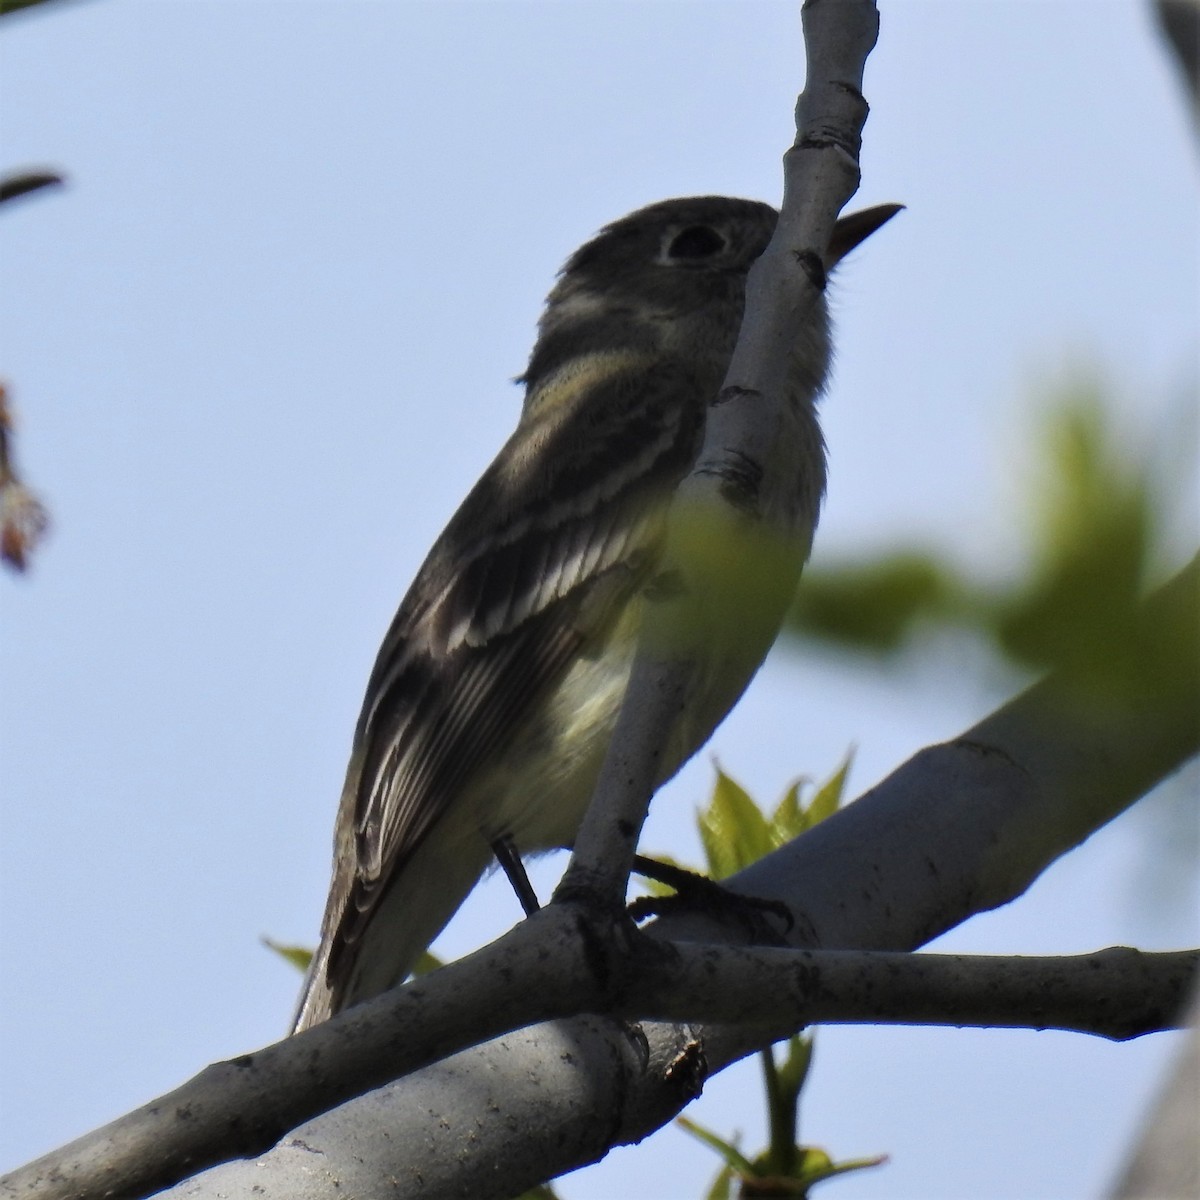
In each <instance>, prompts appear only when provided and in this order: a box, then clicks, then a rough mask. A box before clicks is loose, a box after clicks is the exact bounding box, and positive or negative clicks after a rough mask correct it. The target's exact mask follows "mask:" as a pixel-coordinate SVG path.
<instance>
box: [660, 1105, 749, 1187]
mask: <svg viewBox="0 0 1200 1200" xmlns="http://www.w3.org/2000/svg"><path fill="white" fill-rule="evenodd" d="M675 1124H676V1125H678V1126H679V1128H680V1129H682V1130H683V1131H684V1133H690V1134H691V1135H692V1137H694V1138H695V1139H696V1140H697V1141H698V1142H703V1143H704V1145H706V1146H707V1147H708V1148H709V1149H710V1150H715V1151H716V1152H717V1153H718V1154H719V1155H720V1156H721V1157H722V1158H723V1159H724V1160H725V1163H726V1165H727V1166H729V1167H731V1168H732V1169H733V1170H734V1171H735V1172H736V1173H737V1174H738V1175H749V1174H752V1173H753V1171H754V1164H753V1163H752V1162H751V1161H750V1160H749V1159H748V1158H746V1157H745V1155H743V1154H742V1152H741V1151H740V1150H739V1149H738V1148H737V1145H736V1144H735V1143H734V1142H727V1141H725V1139H724V1138H722V1137H721V1136H720V1135H718V1134H715V1133H713V1131H712V1130H711V1129H706V1128H705V1127H704V1126H703V1125H701V1124H700V1122H699V1121H693V1120H691V1119H690V1118H688V1117H676V1118H675Z"/></svg>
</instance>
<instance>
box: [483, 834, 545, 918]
mask: <svg viewBox="0 0 1200 1200" xmlns="http://www.w3.org/2000/svg"><path fill="white" fill-rule="evenodd" d="M492 853H493V854H494V855H495V856H496V861H497V862H498V863H499V864H500V868H501V870H503V872H504V874H505V875H507V876H508V882H509V883H511V884H512V890H513V891H514V892H516V893H517V899H518V900H520V902H521V907H522V908H523V909H524V910H525V915H526V916H527V917H532V916H533V914H534V913H535V912H537V911H538V909H539V908H541V907H542V906H541V905H540V904H539V903H538V898H537V893H536V892H535V891H534V890H533V884H532V883H530V882H529V876H528V875H526V874H525V864H524V863H523V862H521V855H520V852H519V851H518V850H517V844H516V842H514V841H513V840H512V838H511V837H509V835H508V834H507V833H505V834H502V835H501V836H500V837H498V838H496V840H495V841H494V842H492Z"/></svg>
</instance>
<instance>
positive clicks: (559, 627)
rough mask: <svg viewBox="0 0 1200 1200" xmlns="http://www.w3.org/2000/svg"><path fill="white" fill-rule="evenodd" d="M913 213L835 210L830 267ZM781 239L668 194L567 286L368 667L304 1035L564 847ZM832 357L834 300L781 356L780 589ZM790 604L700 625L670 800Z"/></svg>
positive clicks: (404, 970)
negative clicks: (463, 910) (466, 903)
mask: <svg viewBox="0 0 1200 1200" xmlns="http://www.w3.org/2000/svg"><path fill="white" fill-rule="evenodd" d="M898 208H899V206H898V205H880V206H877V207H875V208H871V209H866V210H862V211H860V212H858V213H854V214H851V215H849V216H846V217H842V218H841V219H840V220H839V221H838V222H837V224H836V226H835V229H834V233H833V236H832V239H831V243H830V246H829V248H828V250H827V252H826V254H825V256H824V265H825V267H826V269H827V270H829V269H832V268H833V267H835V266H836V265H837V264H838V262H840V261H841V259H842V258H843V257H844V256H845V255H846V254H847V253H848V252H849V251H850V250H852V249H854V247H856V246H857V245H858V244H859V243H860V242H862V241H863V240H864V239H865V238H866V237H868V236H869V235H870V234H871V233H873V232H874V231H875V230H876V229H878V228H879V227H880V226H881V225H882V224H883V223H884V222H885V221H887V220H889V219H890V218H891V217H892V216H893V215H894V214H895V212H896V211H897V210H898ZM777 221H778V213H777V211H776V209H774V208H773V207H772V206H771V205H769V204H766V203H762V202H760V201H756V200H744V199H737V198H733V197H726V196H695V197H684V198H679V199H671V200H664V201H660V202H658V203H655V204H651V205H649V206H647V207H644V208H641V209H639V210H637V211H636V212H633V213H631V214H629V215H628V216H625V217H622V218H621V219H620V220H617V221H614V222H612V223H611V224H609V225H607V226H605V227H604V228H603V229H602V230H601V231H600V232H599V234H597V235H596V236H595V237H594V238H593V239H592V240H590V241H588V242H587V243H586V244H584V245H583V246H582V247H580V248H579V249H578V250H576V251H575V253H574V254H572V255H571V256H570V258H569V259H568V260H567V262H566V264H565V266H564V267H563V268H562V270H561V271H560V272H559V275H558V278H557V281H556V283H555V285H554V287H553V289H552V290H551V292H550V295H549V297H548V298H547V301H546V306H545V310H544V312H543V314H542V316H541V318H540V320H539V323H538V332H537V338H536V341H535V344H534V347H533V351H532V354H531V356H530V359H529V364H528V366H527V368H526V370H525V372H524V374H523V375H522V376H520V377H519V378H518V380H517V381H516V382H517V383H519V384H521V385H523V386H524V400H523V403H522V407H521V413H520V418H519V420H518V423H517V427H516V430H515V431H514V432H513V434H512V435H511V437H510V438H509V439H508V441H507V442H506V443H505V445H504V446H503V448H502V449H501V450H500V452H499V454H498V455H497V456H496V458H495V459H494V461H493V462H492V463H491V465H490V466H489V467H488V468H487V470H486V471H485V472H484V474H483V475H482V477H481V478H480V479H479V481H478V482H477V483H476V484H475V486H474V487H473V488H472V489H471V491H470V493H469V494H468V495H467V497H466V499H465V500H464V501H463V503H462V505H461V506H460V507H459V509H458V511H457V512H456V513H455V514H454V516H453V517H452V518H451V520H450V522H449V524H448V525H447V526H446V528H445V530H444V531H443V533H442V534H441V536H440V537H439V538H438V539H437V541H436V542H435V543H434V545H433V548H432V549H431V550H430V552H429V555H428V557H427V558H426V559H425V561H424V563H423V565H422V566H421V568H420V569H419V571H418V572H417V575H416V578H415V580H414V581H413V583H412V585H411V587H410V588H409V590H408V592H407V594H406V595H405V597H404V599H403V600H402V602H401V604H400V607H399V610H398V612H397V614H396V616H395V618H394V620H393V621H392V623H391V626H390V628H389V629H388V631H387V634H386V636H385V637H384V640H383V644H382V646H381V647H380V650H379V653H378V656H377V658H376V660H375V665H374V668H373V670H372V672H371V675H370V678H369V681H368V684H367V689H366V696H365V698H364V701H363V705H362V710H361V713H360V715H359V718H358V722H357V725H356V727H355V731H354V738H353V744H352V748H351V754H350V761H349V765H348V767H347V771H346V779H345V785H344V787H343V790H342V796H341V801H340V804H339V807H338V812H337V818H336V823H335V830H334V854H333V877H332V882H331V886H330V891H329V898H328V902H327V904H326V908H325V913H324V918H323V920H322V925H321V940H320V943H319V944H318V946H317V948H316V950H315V952H314V954H313V957H312V959H311V962H310V965H309V968H308V972H307V975H306V978H305V982H304V985H303V989H302V992H301V996H300V1000H299V1004H298V1007H297V1009H296V1013H295V1017H294V1021H293V1026H292V1029H293V1032H299V1031H302V1030H304V1029H307V1028H309V1027H311V1026H313V1025H315V1024H317V1023H319V1022H321V1021H324V1020H326V1019H327V1018H329V1017H330V1016H332V1015H334V1014H336V1013H338V1012H340V1011H341V1010H343V1009H345V1008H348V1007H350V1006H352V1005H355V1004H359V1003H361V1002H363V1001H365V1000H368V999H370V998H372V997H374V996H377V995H379V994H381V993H382V992H384V991H386V990H388V989H390V988H392V987H394V986H396V985H398V984H400V983H402V982H403V981H404V980H405V979H406V978H407V976H408V975H409V973H410V972H411V971H412V969H413V967H414V965H415V963H416V961H417V959H418V958H419V957H420V955H421V954H422V952H423V951H424V950H425V949H426V948H427V947H428V946H429V944H430V943H431V942H432V941H433V939H434V938H435V937H436V936H437V935H438V933H440V932H441V930H442V929H443V927H444V926H445V925H446V924H447V922H448V921H449V920H450V918H451V917H452V916H453V914H454V912H455V911H456V910H457V909H458V907H459V905H460V904H461V903H462V902H463V900H464V899H465V898H466V896H467V895H468V893H469V892H470V891H471V890H472V888H473V887H474V886H475V884H476V883H477V882H478V880H479V879H480V878H481V876H482V875H483V874H484V873H485V872H486V871H487V869H488V868H489V866H490V865H492V862H493V860H494V858H496V857H499V859H500V860H501V862H502V863H507V864H510V865H511V864H512V863H513V862H517V861H519V856H522V855H526V856H527V855H532V854H536V853H539V852H542V851H546V850H550V849H554V848H558V847H570V845H571V844H572V841H573V839H574V837H575V834H576V832H577V831H578V828H579V825H580V822H581V821H582V819H583V815H584V813H585V811H586V808H587V805H588V801H589V799H590V796H591V792H592V789H593V787H594V785H595V782H596V779H597V776H598V774H599V770H600V765H601V762H602V760H603V757H604V754H605V751H606V749H607V747H608V743H609V741H610V739H611V735H612V731H613V727H614V725H615V722H616V718H617V713H618V710H619V708H620V704H621V699H622V696H623V694H624V690H625V685H626V683H627V680H628V677H629V673H630V670H631V666H632V662H633V657H634V653H635V650H636V647H637V638H638V631H639V629H640V628H641V625H642V621H643V617H644V614H645V611H646V605H647V604H648V603H650V602H651V600H650V599H648V597H649V595H650V593H651V591H652V589H653V588H654V586H655V583H656V578H657V571H658V568H659V566H660V565H661V559H662V553H663V542H664V536H665V530H666V520H667V509H668V507H669V505H670V502H671V498H672V495H673V493H674V491H675V489H676V487H677V486H678V484H679V483H680V481H681V480H682V479H683V478H684V476H685V475H687V473H688V472H689V470H690V469H691V468H692V465H693V463H694V461H695V459H696V456H697V454H698V451H699V448H700V444H701V440H702V438H703V435H704V428H705V420H706V414H707V412H708V410H709V408H710V406H711V405H713V404H714V402H716V401H717V398H718V394H719V392H720V390H721V386H722V383H723V381H724V378H725V374H726V371H727V368H728V366H729V363H730V359H731V357H732V354H733V349H734V345H735V342H736V340H737V336H738V330H739V327H740V325H741V320H742V313H743V309H744V306H745V294H746V278H747V273H748V272H749V270H750V268H751V266H752V265H753V263H754V261H755V260H756V259H757V258H758V257H759V256H760V255H761V254H762V252H763V251H764V250H765V249H766V246H767V243H768V242H769V241H770V239H771V236H772V234H773V233H774V230H775V227H776V224H777ZM829 362H830V330H829V316H828V307H827V304H826V301H825V298H824V294H823V293H822V295H821V296H820V298H819V300H818V302H817V303H816V304H815V305H814V306H813V307H812V310H811V312H810V314H809V315H808V316H807V317H806V319H805V324H804V326H803V328H802V330H801V332H800V335H799V337H798V339H797V341H796V343H795V345H794V346H792V347H791V349H790V355H789V371H788V382H787V396H786V405H785V409H786V411H785V417H784V421H783V423H782V425H781V426H780V429H779V431H778V436H777V438H776V439H775V442H774V445H773V450H772V452H773V453H775V454H779V455H783V456H784V458H783V462H784V467H785V469H784V471H783V473H782V477H783V483H782V484H781V485H780V486H779V487H778V488H776V489H775V492H774V493H772V494H769V495H766V496H763V497H760V500H761V506H762V509H763V515H764V517H765V519H766V521H767V523H768V525H769V526H770V527H771V528H772V529H774V530H776V531H777V533H778V535H779V537H780V538H781V539H782V543H783V544H784V545H785V546H786V547H787V554H786V556H785V557H786V558H787V561H788V563H789V564H790V566H789V567H788V568H787V569H786V570H785V571H784V576H785V577H786V578H785V582H786V584H787V587H788V589H789V594H790V589H791V588H792V587H794V584H795V581H796V578H798V576H799V572H800V569H801V567H802V565H803V563H804V561H805V560H806V559H807V556H808V553H809V549H810V547H811V544H812V538H813V534H814V531H815V528H816V523H817V517H818V513H819V509H820V505H821V500H822V497H823V494H824V491H825V480H826V466H825V449H824V442H823V439H822V436H821V431H820V428H819V425H818V421H817V414H816V402H817V400H818V398H819V396H820V394H821V392H822V391H823V389H824V386H825V381H826V377H827V374H828V369H829ZM773 474H774V473H773ZM785 606H786V598H785V601H784V605H783V607H785ZM774 607H775V608H776V609H778V611H772V612H770V613H769V614H767V615H766V617H765V618H764V619H761V620H759V619H747V621H746V622H737V621H734V622H730V623H728V624H731V625H739V624H743V625H744V626H745V627H743V628H739V629H732V628H729V629H721V628H715V629H713V630H710V631H708V632H707V634H706V640H705V641H704V642H703V644H702V645H701V647H700V651H699V654H700V657H701V659H702V660H703V661H702V662H701V663H700V664H699V666H700V669H699V671H698V674H697V676H696V680H695V684H694V686H693V687H692V688H691V689H690V691H689V699H688V702H687V704H686V706H685V711H684V712H683V713H682V714H681V715H680V717H679V718H678V720H677V721H676V723H675V726H674V727H673V729H672V732H671V735H670V737H669V738H668V740H667V744H666V748H665V750H664V754H663V761H662V772H661V779H660V783H661V782H663V781H665V780H666V779H668V778H670V776H672V775H673V774H674V773H675V772H676V771H677V770H678V769H679V767H680V766H681V765H682V764H683V763H684V762H685V761H686V760H687V759H688V758H690V757H691V756H692V755H693V754H694V753H695V752H696V751H697V750H698V749H699V748H700V747H701V746H702V745H703V744H704V743H705V742H706V741H707V740H708V738H709V737H710V736H711V734H712V732H713V730H714V729H715V728H716V726H717V725H718V724H719V723H720V722H721V720H723V719H724V717H725V715H726V714H727V712H728V711H729V710H730V708H732V706H733V705H734V704H735V703H736V701H737V700H738V698H739V697H740V695H741V693H742V692H743V691H744V689H745V687H746V686H747V684H748V683H749V681H750V679H751V677H752V676H753V674H754V672H755V671H756V670H757V669H758V667H759V665H760V664H761V662H762V659H763V658H764V657H765V655H766V653H767V651H768V650H769V648H770V645H771V643H772V641H773V640H774V637H775V635H776V634H777V632H778V627H779V623H780V621H781V620H782V616H783V608H782V607H781V606H779V605H775V606H774ZM748 630H749V632H748ZM526 907H527V909H528V904H526Z"/></svg>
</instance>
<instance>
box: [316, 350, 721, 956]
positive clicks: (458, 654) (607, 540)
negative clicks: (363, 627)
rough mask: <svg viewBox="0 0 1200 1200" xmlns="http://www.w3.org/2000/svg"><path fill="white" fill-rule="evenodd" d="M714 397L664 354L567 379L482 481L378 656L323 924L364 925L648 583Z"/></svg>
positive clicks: (353, 935) (328, 931)
mask: <svg viewBox="0 0 1200 1200" xmlns="http://www.w3.org/2000/svg"><path fill="white" fill-rule="evenodd" d="M706 398H707V397H706V396H705V394H704V391H703V383H702V381H701V380H699V379H698V378H697V376H696V372H695V371H694V369H692V368H691V367H689V366H687V365H686V364H683V363H678V362H671V361H665V362H664V361H662V360H659V361H657V362H643V363H641V364H639V365H637V366H636V367H631V366H630V365H629V364H628V363H626V364H625V365H624V367H623V368H621V369H617V370H614V371H613V372H612V373H611V374H609V375H608V376H607V377H606V378H603V379H601V380H597V378H596V375H595V373H589V374H588V375H587V376H586V377H581V380H580V384H579V386H577V387H572V386H571V381H570V380H569V379H568V380H567V381H566V382H565V383H564V384H563V385H561V386H560V387H558V388H557V389H556V390H555V393H554V395H553V396H552V397H551V398H550V399H549V400H547V401H546V402H545V403H542V404H540V405H539V406H538V407H537V408H536V409H535V410H534V411H533V413H531V414H527V415H526V418H525V419H523V420H522V422H521V426H520V427H519V428H518V430H517V431H516V433H515V434H514V435H513V437H512V438H511V439H510V440H509V442H508V444H507V445H506V447H505V449H504V451H503V452H502V453H501V454H500V455H499V456H498V457H497V459H496V461H495V462H494V463H493V464H492V465H491V467H490V468H489V469H488V470H487V472H486V473H485V474H484V476H483V477H482V478H481V479H480V481H479V483H478V484H477V485H476V486H475V488H474V489H473V490H472V491H471V493H470V495H469V496H468V497H467V499H466V500H465V501H464V503H463V505H462V507H461V508H460V509H459V510H458V512H457V513H456V514H455V516H454V518H453V519H452V520H451V522H450V524H449V526H448V527H447V528H446V530H445V532H444V533H443V534H442V536H441V538H439V540H438V542H437V543H436V545H435V546H434V548H433V550H432V551H431V553H430V555H429V557H428V559H427V560H426V562H425V564H424V565H423V566H422V568H421V570H420V572H419V573H418V575H417V578H416V580H415V581H414V583H413V585H412V587H411V589H410V590H409V592H408V595H407V596H406V597H405V599H404V602H403V603H402V605H401V607H400V611H399V612H398V614H397V616H396V619H395V621H394V622H393V624H392V627H391V629H390V630H389V632H388V634H387V637H386V639H385V640H384V643H383V646H382V648H381V650H380V653H379V657H378V659H377V661H376V664H375V668H374V671H373V672H372V676H371V682H370V685H369V687H368V692H367V701H366V704H365V705H364V708H363V712H362V715H361V717H360V719H359V725H358V729H357V732H356V736H355V749H354V754H353V756H352V761H351V768H350V772H349V775H348V778H347V789H346V793H345V794H344V795H343V798H342V811H341V812H340V814H339V835H338V844H339V847H340V848H341V849H342V857H343V858H349V857H350V855H348V854H346V853H345V851H347V850H349V849H350V847H351V845H352V846H353V875H352V876H351V874H350V871H349V865H350V864H347V863H343V864H342V865H341V866H340V867H339V877H335V881H334V894H333V895H331V897H330V911H328V912H327V913H326V928H325V936H326V937H327V938H328V937H330V936H331V935H332V936H333V937H334V939H335V941H336V942H337V943H340V945H342V946H345V945H348V944H349V943H352V942H354V941H356V940H357V938H358V937H359V935H360V934H361V931H362V930H363V929H364V928H365V926H366V924H367V923H368V922H369V920H370V917H371V914H372V912H373V911H374V909H375V907H376V906H377V904H378V903H379V900H380V899H381V897H382V895H383V893H384V891H385V889H386V888H387V885H388V881H389V879H390V878H392V877H393V875H394V873H395V872H396V871H398V870H399V869H401V868H402V867H403V864H404V862H405V860H406V859H407V858H408V856H409V855H411V854H412V853H413V851H414V850H415V849H416V847H417V846H418V845H419V844H420V842H421V840H422V839H423V838H424V837H425V835H426V834H427V833H428V832H429V830H430V829H431V828H432V827H433V825H434V824H435V823H436V822H437V821H438V820H439V819H440V818H441V816H442V815H443V813H444V812H445V810H446V806H447V805H448V804H450V803H452V802H453V800H454V798H455V796H456V795H457V794H458V793H459V792H460V790H461V789H462V787H463V786H464V785H465V783H466V782H467V781H468V780H469V779H470V777H471V776H472V774H473V772H475V771H476V770H477V769H478V768H479V767H480V765H481V764H483V763H486V762H488V761H489V758H490V756H491V755H493V753H494V752H495V750H496V749H497V747H500V746H503V745H504V744H505V743H506V741H507V739H508V738H509V737H510V735H511V734H512V731H513V730H514V728H516V727H517V726H518V725H519V724H520V723H521V721H522V719H523V718H524V717H526V716H527V715H528V714H529V713H530V711H531V709H532V708H533V706H534V705H535V704H536V703H537V702H538V700H539V698H540V697H542V696H544V695H545V694H546V692H547V691H548V690H550V689H552V688H553V687H554V685H555V684H556V683H557V682H558V681H559V680H560V679H561V677H562V675H563V673H564V672H565V670H566V668H567V667H568V666H569V665H570V663H571V662H572V661H574V658H575V656H576V655H577V653H578V652H579V651H580V649H581V647H584V646H585V645H586V643H587V642H588V639H589V638H591V637H594V636H596V635H597V634H599V633H600V632H601V631H602V630H603V629H604V628H605V627H606V623H607V622H608V621H609V620H611V619H612V618H613V617H614V616H615V615H616V614H617V613H619V611H620V609H621V607H622V604H623V601H624V600H625V599H626V598H627V597H628V596H629V595H630V594H631V592H632V591H633V590H634V589H636V588H637V587H638V586H639V584H640V583H641V582H643V580H644V578H645V576H646V573H647V572H648V571H649V570H651V569H652V567H653V564H654V561H655V559H656V556H657V552H658V547H659V544H660V540H661V534H662V526H663V518H664V512H665V502H666V500H668V499H669V497H670V494H671V492H672V491H673V489H674V487H675V485H676V484H677V483H678V481H679V479H680V478H681V477H682V475H683V474H684V473H685V472H686V470H687V469H688V467H689V465H690V463H691V460H692V458H693V456H694V455H695V452H696V448H697V446H698V441H699V437H700V433H701V428H702V422H703V416H704V407H705V400H706ZM339 893H340V895H339ZM332 949H334V951H335V953H334V954H333V956H332V958H331V961H330V974H331V976H332V975H333V974H334V968H335V967H336V963H335V962H334V961H333V960H334V959H336V958H337V957H339V955H338V954H337V953H336V949H337V947H333V948H332Z"/></svg>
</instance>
